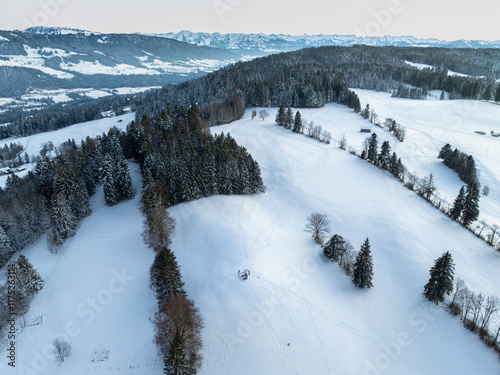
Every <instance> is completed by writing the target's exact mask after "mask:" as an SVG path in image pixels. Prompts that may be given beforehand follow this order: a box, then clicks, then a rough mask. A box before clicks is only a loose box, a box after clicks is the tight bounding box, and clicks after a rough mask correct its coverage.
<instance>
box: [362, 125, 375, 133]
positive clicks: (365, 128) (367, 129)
mask: <svg viewBox="0 0 500 375" xmlns="http://www.w3.org/2000/svg"><path fill="white" fill-rule="evenodd" d="M371 132H372V126H371V125H361V133H371Z"/></svg>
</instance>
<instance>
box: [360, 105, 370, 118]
mask: <svg viewBox="0 0 500 375" xmlns="http://www.w3.org/2000/svg"><path fill="white" fill-rule="evenodd" d="M370 113H371V112H370V104H367V105H366V107H365V109H363V112H361V116H363V118H365V119H366V120H368V119H369V118H370Z"/></svg>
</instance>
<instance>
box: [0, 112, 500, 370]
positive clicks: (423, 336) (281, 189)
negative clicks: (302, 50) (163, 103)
mask: <svg viewBox="0 0 500 375" xmlns="http://www.w3.org/2000/svg"><path fill="white" fill-rule="evenodd" d="M275 113H276V111H275V110H271V116H270V117H269V118H268V119H267V120H266V121H261V120H257V119H254V120H252V119H251V111H247V112H246V114H245V115H244V117H243V119H242V120H240V121H237V122H234V123H232V124H229V125H224V126H220V127H216V128H213V131H214V132H217V133H220V132H225V133H227V132H230V133H231V135H232V136H233V137H234V138H235V139H236V141H237V142H238V144H241V145H243V146H245V147H246V148H247V149H248V151H249V152H250V153H251V154H252V156H253V157H254V158H255V159H256V160H257V161H258V163H259V165H260V166H261V170H262V177H263V179H264V182H265V184H266V186H267V191H266V192H265V193H263V194H259V195H256V196H216V197H211V198H206V199H202V200H198V201H194V202H191V203H186V204H180V205H177V206H175V207H171V208H170V212H171V214H172V216H173V217H175V219H176V221H177V225H176V231H175V237H174V239H173V243H172V249H173V250H174V252H175V254H176V257H177V259H178V261H179V264H180V266H181V271H182V275H183V279H184V282H185V286H186V290H187V292H188V294H189V296H190V298H192V299H194V300H195V302H196V305H197V306H198V307H199V308H200V312H201V315H202V316H203V318H204V320H205V328H204V330H203V332H202V334H203V343H204V347H203V355H204V361H203V366H202V368H201V370H200V372H199V373H200V374H202V375H205V374H206V375H209V374H210V375H211V374H222V375H223V374H231V375H233V374H245V375H246V374H248V375H251V374H259V373H261V374H283V375H285V374H286V375H288V374H312V373H314V374H320V375H322V374H325V375H330V374H371V375H373V374H381V373H384V374H434V373H437V374H444V373H453V374H464V375H465V374H471V373H478V374H479V373H480V374H495V373H498V369H499V367H500V364H499V362H498V357H497V355H496V354H495V353H494V352H493V351H492V350H490V349H487V348H486V347H485V346H484V344H483V343H481V342H480V341H479V339H478V338H477V336H476V335H474V334H472V333H470V332H469V331H467V330H466V329H465V328H463V327H462V325H461V324H460V322H459V320H458V319H455V318H453V317H452V316H450V315H448V314H447V313H445V312H444V310H443V309H442V308H435V307H433V306H432V305H430V304H429V303H428V302H426V301H425V300H424V299H423V297H422V290H423V285H424V284H425V283H426V282H427V280H428V271H429V268H430V267H431V266H432V264H433V262H434V260H435V259H436V258H437V257H438V256H440V255H441V254H442V253H443V252H445V251H450V252H451V253H452V255H453V258H454V260H455V263H456V274H457V276H460V277H461V278H463V279H464V280H465V281H466V283H467V285H468V286H469V288H471V289H473V290H475V291H477V292H482V293H484V294H495V295H497V296H500V287H499V286H498V281H497V270H498V268H499V266H500V255H499V254H498V252H495V251H493V250H492V249H491V248H490V247H488V246H486V245H485V244H484V242H482V241H480V240H478V239H477V238H476V237H474V236H473V235H472V234H471V233H470V232H468V231H466V230H464V229H463V228H461V227H460V226H459V225H458V224H457V223H455V222H453V221H451V220H450V219H449V218H447V217H446V216H445V215H443V214H441V213H440V212H439V211H437V210H435V209H434V208H432V207H431V206H430V205H428V204H427V203H426V202H425V201H423V200H422V199H421V198H419V197H418V196H416V195H415V194H414V193H412V192H410V191H408V190H407V189H405V188H404V187H402V186H401V185H400V183H399V182H397V181H396V180H395V179H393V178H392V177H391V176H389V175H388V174H387V173H385V172H382V171H380V170H378V169H377V168H375V167H374V166H372V165H370V164H368V163H366V162H364V161H362V160H360V159H359V158H357V157H355V156H353V155H350V154H349V153H348V152H346V151H342V150H340V149H338V148H337V147H336V145H335V144H330V145H326V144H323V143H319V142H317V141H315V140H312V139H310V138H307V137H305V136H304V135H300V134H295V133H292V132H290V131H288V130H285V129H283V128H280V127H278V126H277V125H275V124H274V120H273V119H274V116H275ZM315 116H317V118H318V119H319V118H322V119H323V120H322V125H323V126H324V128H327V129H328V130H329V131H331V132H332V134H334V136H335V133H334V129H336V128H337V129H339V131H340V130H342V129H343V127H345V126H349V127H351V128H353V129H354V128H357V129H358V130H359V126H360V124H364V120H363V119H362V118H361V117H360V116H359V115H357V114H356V113H354V112H353V111H352V110H349V109H348V108H346V107H343V106H340V105H337V104H329V105H327V106H326V107H325V108H320V109H310V110H307V111H306V112H304V115H303V117H304V118H306V119H308V120H311V119H313V118H314V117H315ZM321 116H323V117H321ZM357 134H359V133H357ZM362 137H363V135H360V140H362V139H363V138H362ZM350 139H352V140H354V132H353V137H352V138H350ZM132 172H133V176H134V184H135V185H134V186H135V189H136V191H139V189H140V182H139V177H140V176H139V174H138V170H137V168H136V167H135V166H133V168H132ZM137 199H138V196H136V198H135V199H134V200H132V201H129V202H126V203H122V204H119V205H117V206H115V207H107V206H105V205H104V202H103V196H102V191H99V192H98V193H97V194H96V196H94V197H93V199H92V204H93V209H94V212H93V214H92V215H91V216H90V217H89V218H87V219H85V220H84V221H83V222H82V225H81V226H80V228H79V229H78V233H77V235H76V236H75V237H74V238H72V239H70V240H69V241H68V242H67V244H66V245H65V247H64V249H63V251H62V252H61V253H60V254H58V255H56V256H54V255H51V254H49V252H48V251H47V249H46V242H45V240H44V239H42V240H40V241H38V242H37V243H36V244H34V245H33V246H31V247H30V248H28V249H26V250H25V251H24V253H25V254H26V255H27V256H28V257H29V259H30V260H31V261H32V262H33V264H34V266H35V267H36V268H37V269H39V270H40V273H41V275H42V276H43V277H44V278H45V280H46V283H47V284H46V287H45V288H44V289H43V290H42V292H40V294H38V295H37V296H36V297H35V300H34V302H33V305H32V308H31V310H30V312H29V314H28V316H27V319H28V321H32V320H33V319H37V318H39V317H42V316H43V317H44V321H43V324H41V325H38V326H32V327H28V328H26V329H24V330H23V331H22V332H20V334H19V343H18V349H17V350H18V353H19V357H18V358H19V359H18V360H19V364H20V365H22V366H25V367H27V366H30V365H31V364H32V360H33V359H34V358H36V357H35V354H36V353H37V352H39V351H40V350H42V349H43V348H44V347H45V346H46V345H47V344H49V346H50V340H48V339H47V337H49V338H50V336H49V335H50V334H54V333H58V332H61V330H64V327H65V326H66V325H67V324H68V323H70V322H76V324H77V328H78V329H79V330H80V331H81V332H79V333H78V334H77V335H75V337H71V338H70V339H69V340H68V341H70V343H71V345H72V346H73V350H74V353H73V355H72V356H71V357H69V358H68V360H67V361H66V362H65V363H64V364H63V365H62V366H61V367H58V366H57V365H56V364H55V363H53V362H52V361H51V360H50V359H49V360H46V361H45V362H44V365H43V366H42V365H40V366H41V367H40V369H39V371H38V373H39V374H43V375H58V374H74V375H80V374H82V375H83V374H88V373H92V374H123V373H130V374H134V375H135V374H138V375H139V374H140V375H142V374H159V373H161V371H162V366H161V363H160V362H159V361H158V357H157V353H156V349H155V347H154V344H153V343H152V335H153V331H152V325H151V323H150V322H149V321H148V319H149V318H150V317H152V315H153V314H154V311H155V309H156V306H155V302H154V296H153V294H152V292H151V291H150V290H149V289H148V269H149V266H150V265H151V263H152V261H153V253H152V251H151V250H148V249H147V248H146V247H145V245H144V244H143V243H142V237H141V231H142V217H141V215H140V212H139V210H138V207H137V203H138V202H137ZM315 211H317V212H321V213H326V214H328V216H329V218H330V219H331V221H332V225H331V229H332V230H331V234H334V233H338V234H341V235H342V236H344V237H346V238H348V239H349V240H351V242H352V243H353V245H354V247H355V248H356V249H359V247H360V245H361V244H362V243H363V242H364V240H365V239H366V238H367V237H369V239H370V243H371V244H372V254H373V259H374V272H375V276H374V288H373V289H370V290H357V289H355V288H354V287H353V286H352V284H351V282H350V280H349V278H348V277H347V276H346V275H345V274H344V273H343V271H342V270H341V269H340V268H339V267H338V266H337V265H336V264H334V263H329V262H325V261H324V260H323V258H322V256H321V249H320V248H319V247H318V246H317V245H315V244H314V242H313V241H312V239H311V238H310V236H309V234H308V233H306V232H304V231H303V228H304V224H305V222H306V217H307V216H308V215H309V214H310V213H311V212H315ZM244 268H248V269H249V270H250V272H251V274H250V277H249V279H248V280H246V281H242V280H240V279H239V278H238V277H237V272H238V270H242V269H244ZM124 269H125V270H126V274H127V275H131V276H133V277H134V279H133V280H128V284H127V285H126V286H124V288H123V291H121V292H119V293H116V294H112V300H111V301H110V302H109V303H106V306H104V307H103V306H101V304H100V305H99V308H101V307H102V311H98V310H96V311H97V312H96V313H95V317H94V318H93V319H90V316H91V315H90V313H88V312H87V313H84V312H83V311H86V310H88V303H89V302H88V298H96V299H97V300H99V299H101V300H102V299H103V298H104V296H105V295H106V294H107V293H106V290H108V289H110V287H109V285H110V282H111V280H113V278H115V277H116V274H115V273H113V272H114V270H116V271H117V272H122V270H124ZM82 304H83V308H84V310H81V306H82ZM102 305H104V303H103V304H102ZM79 307H80V310H78V308H79ZM78 311H80V314H79V313H78ZM86 318H87V319H89V321H88V322H86V321H85V319H86ZM33 350H34V351H35V352H33ZM103 350H109V359H108V360H107V361H103V362H92V359H93V358H94V352H95V351H98V352H100V353H102V352H103ZM49 357H50V356H49ZM5 361H6V359H5V358H2V359H0V366H1V367H2V368H6V362H5ZM6 373H7V374H11V373H12V374H16V375H17V374H18V372H14V371H11V372H9V371H7V372H6ZM21 373H22V372H21ZM26 373H28V374H29V373H30V372H26Z"/></svg>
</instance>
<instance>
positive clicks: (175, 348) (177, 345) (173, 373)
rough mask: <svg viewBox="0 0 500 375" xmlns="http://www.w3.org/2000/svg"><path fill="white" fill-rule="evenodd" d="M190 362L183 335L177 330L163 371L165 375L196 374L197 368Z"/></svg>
mask: <svg viewBox="0 0 500 375" xmlns="http://www.w3.org/2000/svg"><path fill="white" fill-rule="evenodd" d="M189 362H190V361H189V359H188V356H187V353H186V348H185V343H184V340H183V339H182V335H181V334H180V333H179V331H178V330H176V332H175V335H174V338H173V340H172V342H171V344H170V349H169V351H168V355H167V356H166V358H165V360H164V365H165V367H164V368H163V373H164V374H165V375H194V374H196V370H195V369H194V368H193V367H192V366H191V365H190V363H189Z"/></svg>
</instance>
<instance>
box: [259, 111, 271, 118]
mask: <svg viewBox="0 0 500 375" xmlns="http://www.w3.org/2000/svg"><path fill="white" fill-rule="evenodd" d="M268 117H269V112H267V111H266V110H265V109H261V110H260V112H259V118H261V119H262V121H264V120H265V119H266V118H268Z"/></svg>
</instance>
